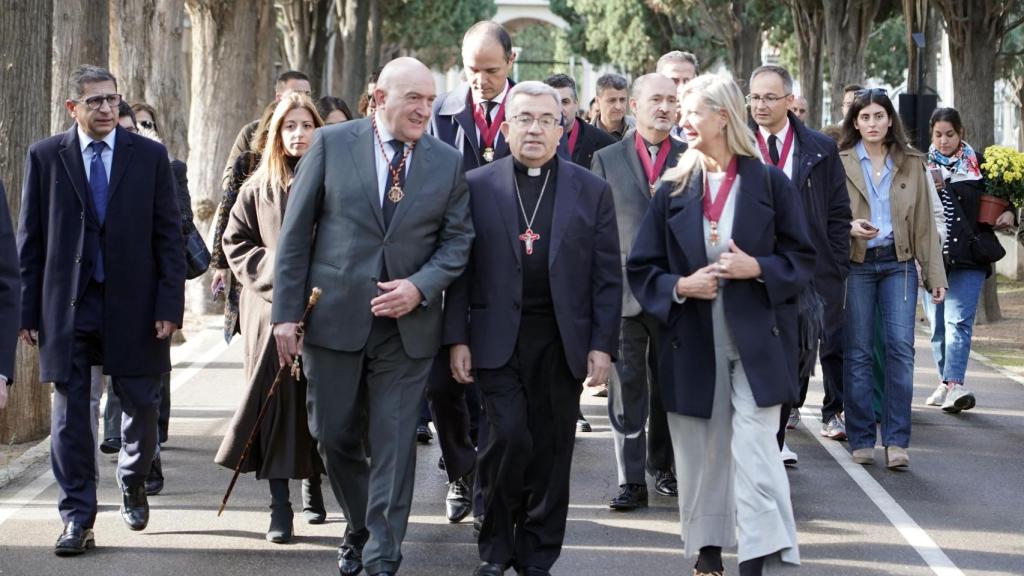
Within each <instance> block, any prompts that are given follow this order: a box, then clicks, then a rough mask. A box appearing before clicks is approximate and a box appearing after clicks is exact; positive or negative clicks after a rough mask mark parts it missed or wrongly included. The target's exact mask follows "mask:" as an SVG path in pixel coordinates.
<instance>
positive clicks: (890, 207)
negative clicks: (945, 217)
mask: <svg viewBox="0 0 1024 576" xmlns="http://www.w3.org/2000/svg"><path fill="white" fill-rule="evenodd" d="M839 150H840V152H839V156H840V159H841V160H842V162H843V168H845V170H846V186H847V190H848V191H849V193H850V208H851V211H852V212H853V218H854V219H853V221H852V222H851V225H850V236H851V239H852V245H851V249H850V261H851V262H850V274H849V276H848V278H847V285H846V304H845V310H846V326H845V330H844V347H845V359H844V365H843V372H844V379H845V386H846V394H845V396H846V398H845V407H846V434H847V437H848V438H849V442H850V448H851V449H852V450H853V459H854V461H855V462H857V463H859V464H872V463H874V459H875V458H874V446H875V442H876V432H875V415H874V411H873V410H872V406H871V399H872V393H873V392H872V389H873V378H872V374H871V363H872V347H873V345H874V340H875V334H874V326H873V323H874V316H875V309H876V307H877V308H879V309H880V310H881V316H882V329H883V332H884V335H885V343H886V348H885V352H886V354H885V356H886V367H885V406H884V408H883V411H882V412H883V414H882V444H883V445H884V446H885V453H886V465H887V466H888V467H889V468H903V467H906V466H908V465H909V463H910V459H909V457H908V455H907V447H908V446H909V445H910V405H911V399H912V397H913V392H914V314H915V308H916V303H917V267H916V266H915V264H914V260H917V262H918V263H920V265H921V270H922V276H923V279H924V285H925V288H926V289H928V290H929V291H930V292H931V295H932V301H933V302H934V303H936V304H938V303H941V302H942V300H943V298H944V297H945V292H946V286H947V284H946V274H945V270H944V268H943V265H942V257H941V254H940V248H941V241H940V239H939V234H938V230H936V227H935V220H934V219H933V217H932V204H931V199H930V197H929V194H930V188H929V183H928V178H929V176H928V174H927V172H926V171H925V166H924V161H925V155H924V154H922V153H920V152H918V151H916V150H914V149H913V148H910V147H909V146H908V145H907V141H906V137H905V136H904V134H903V126H902V125H901V124H900V119H899V117H898V116H897V115H896V111H895V109H894V108H893V105H892V102H891V101H890V100H889V97H888V96H887V95H886V93H885V91H884V90H881V89H868V90H861V91H859V92H857V93H856V95H855V97H854V101H853V105H852V106H851V107H850V110H849V111H848V112H847V114H846V118H845V120H844V121H843V133H842V137H841V138H840V140H839Z"/></svg>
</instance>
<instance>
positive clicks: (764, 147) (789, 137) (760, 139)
mask: <svg viewBox="0 0 1024 576" xmlns="http://www.w3.org/2000/svg"><path fill="white" fill-rule="evenodd" d="M794 132H795V130H793V127H792V126H790V127H789V132H788V133H787V134H786V141H785V142H783V143H782V152H780V153H779V163H778V164H773V163H772V156H771V153H769V152H768V144H766V143H765V141H764V136H763V135H762V134H761V131H760V130H757V131H756V135H757V146H758V147H759V148H760V149H761V157H762V158H764V163H765V164H773V165H774V166H775V167H776V168H778V169H779V170H785V169H786V158H789V151H790V149H792V148H793V133H794Z"/></svg>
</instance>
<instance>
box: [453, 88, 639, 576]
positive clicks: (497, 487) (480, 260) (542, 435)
mask: <svg viewBox="0 0 1024 576" xmlns="http://www.w3.org/2000/svg"><path fill="white" fill-rule="evenodd" d="M507 98H508V100H507V102H508V108H507V110H508V116H507V118H506V120H505V121H504V122H503V123H502V125H501V131H502V134H503V135H504V136H505V138H506V140H507V142H508V144H509V150H510V152H511V157H506V158H502V159H500V160H497V161H495V162H493V163H491V164H489V165H488V166H485V167H483V168H479V169H477V170H473V171H470V172H469V173H468V174H467V175H466V179H467V182H468V184H469V193H470V209H471V211H472V217H473V224H474V228H475V229H476V230H477V236H476V238H475V240H474V243H473V250H472V256H471V258H470V263H469V266H468V267H467V269H466V271H465V272H464V273H463V275H462V276H461V277H460V278H459V279H458V280H457V281H456V282H455V283H454V284H452V286H451V288H450V289H449V290H448V293H447V306H446V308H445V329H444V339H445V341H446V343H448V344H451V345H452V347H451V370H452V372H453V374H454V376H455V379H456V380H457V381H458V382H461V383H464V384H466V383H470V382H476V383H477V384H478V385H479V386H480V391H481V393H482V395H483V399H484V406H485V409H486V412H487V419H488V428H487V435H486V436H487V440H486V443H485V444H484V445H483V446H482V449H481V452H480V459H479V464H478V466H479V473H478V474H479V477H480V484H481V486H482V488H483V496H484V516H483V522H482V526H481V529H480V537H479V540H478V548H479V552H480V559H481V560H482V564H481V565H480V566H478V567H477V569H476V570H475V572H474V575H476V576H500V575H501V574H504V572H505V570H506V569H508V568H514V569H515V570H516V572H517V573H519V574H525V575H530V576H543V575H547V574H550V570H551V567H552V565H554V563H555V561H556V560H557V559H558V556H559V554H560V552H561V547H562V541H563V539H564V536H565V526H566V517H567V514H568V509H569V476H570V468H571V464H572V451H573V440H574V437H575V433H576V415H577V413H578V411H579V395H580V392H581V391H582V384H583V383H584V382H588V383H590V384H596V383H601V382H604V381H605V380H606V379H607V378H608V376H609V375H610V374H611V359H612V356H613V355H614V354H615V351H616V350H617V348H618V336H619V310H620V308H621V305H622V302H621V299H622V276H621V272H620V269H619V236H618V231H617V228H616V224H615V207H614V201H613V199H612V192H611V189H610V188H609V186H608V183H607V182H605V181H604V180H601V179H600V178H598V177H597V176H595V175H593V174H591V173H590V172H589V171H587V170H586V169H584V168H581V167H579V166H577V165H575V164H573V163H572V162H569V161H568V160H565V159H562V158H559V157H557V155H556V149H557V147H558V142H559V140H561V138H562V132H563V129H562V126H561V121H560V118H561V114H562V113H561V104H560V101H559V97H558V92H556V91H555V89H554V88H552V87H550V86H547V85H546V84H543V83H540V82H521V83H519V84H516V85H515V87H513V88H512V89H511V90H510V91H509V94H508V97H507Z"/></svg>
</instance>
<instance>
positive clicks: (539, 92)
mask: <svg viewBox="0 0 1024 576" xmlns="http://www.w3.org/2000/svg"><path fill="white" fill-rule="evenodd" d="M520 94H526V95H527V96H551V99H552V100H553V101H554V102H555V106H557V107H558V111H559V113H561V111H562V98H561V97H560V96H559V95H558V91H557V90H555V89H554V88H552V87H551V86H548V85H547V84H545V83H543V82H538V81H536V80H527V81H525V82H520V83H518V84H516V85H515V86H513V87H512V89H511V90H509V91H508V94H507V95H506V96H505V99H506V101H507V102H508V111H509V114H508V116H509V117H510V118H511V117H512V116H515V114H514V112H515V100H516V96H519V95H520Z"/></svg>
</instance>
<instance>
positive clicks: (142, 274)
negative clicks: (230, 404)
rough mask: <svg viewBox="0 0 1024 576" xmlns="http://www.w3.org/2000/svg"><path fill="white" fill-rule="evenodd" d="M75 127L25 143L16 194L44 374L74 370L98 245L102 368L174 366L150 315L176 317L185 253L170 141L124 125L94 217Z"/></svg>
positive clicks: (30, 318) (26, 299) (27, 320)
mask: <svg viewBox="0 0 1024 576" xmlns="http://www.w3.org/2000/svg"><path fill="white" fill-rule="evenodd" d="M85 174H86V172H85V167H84V165H83V163H82V153H81V148H80V145H79V140H78V132H77V129H76V128H75V127H72V128H71V129H70V130H68V131H67V132H65V133H63V134H58V135H56V136H51V137H50V138H47V139H45V140H41V141H39V142H36V143H35V144H33V145H32V147H31V148H29V151H28V160H27V167H26V170H25V188H24V193H23V195H22V201H21V215H20V218H19V229H18V249H19V252H20V259H21V277H22V313H21V328H27V329H35V330H39V347H40V358H39V364H40V380H41V381H43V382H65V381H67V380H68V379H69V378H70V376H71V350H72V343H73V340H74V323H75V306H76V304H77V301H78V299H79V298H80V297H81V296H82V294H83V293H84V292H85V289H86V287H87V286H88V283H89V279H90V278H91V277H92V274H93V268H94V265H95V258H96V252H97V251H98V250H102V251H103V264H104V270H105V275H106V280H105V282H104V286H105V290H104V306H103V344H104V346H103V348H104V351H103V352H104V354H103V367H104V371H105V372H106V373H107V374H110V375H112V376H145V375H156V374H161V373H163V372H167V371H169V370H170V348H169V346H170V341H169V339H166V340H157V338H156V330H155V328H154V324H155V322H156V321H157V320H167V321H171V322H174V323H175V324H177V325H178V326H180V325H181V322H182V315H183V311H184V299H185V295H184V289H185V288H184V285H185V256H184V251H183V250H182V243H183V239H182V235H181V215H180V212H179V210H178V203H177V199H176V197H175V189H174V176H173V174H172V173H171V168H170V163H169V160H168V157H167V149H166V148H164V146H163V145H162V144H159V143H157V142H154V141H152V140H150V139H148V138H145V137H142V136H137V135H134V134H132V133H130V132H128V131H126V130H124V129H122V128H120V127H118V128H117V136H116V139H115V142H114V158H113V161H112V163H111V169H110V186H109V192H108V198H109V201H108V206H107V216H106V220H105V223H104V226H103V227H102V229H101V228H100V226H99V223H98V219H97V217H96V214H95V211H94V208H93V206H92V197H91V193H90V191H89V188H88V183H87V180H86V175H85Z"/></svg>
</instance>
